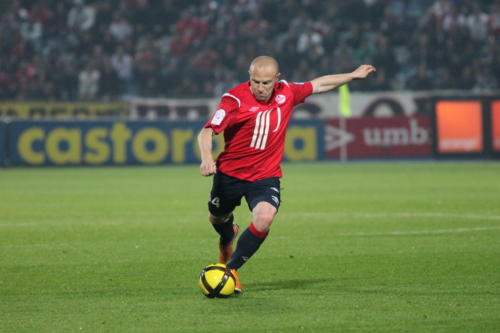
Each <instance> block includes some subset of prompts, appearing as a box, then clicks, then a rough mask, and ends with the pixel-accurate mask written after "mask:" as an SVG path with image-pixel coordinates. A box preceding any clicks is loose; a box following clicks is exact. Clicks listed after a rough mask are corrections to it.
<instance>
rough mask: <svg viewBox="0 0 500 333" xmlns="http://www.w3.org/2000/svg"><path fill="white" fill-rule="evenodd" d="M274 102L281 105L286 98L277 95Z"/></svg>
mask: <svg viewBox="0 0 500 333" xmlns="http://www.w3.org/2000/svg"><path fill="white" fill-rule="evenodd" d="M274 100H275V101H276V103H279V104H283V103H285V101H286V97H285V95H278V96H276V98H275V99H274Z"/></svg>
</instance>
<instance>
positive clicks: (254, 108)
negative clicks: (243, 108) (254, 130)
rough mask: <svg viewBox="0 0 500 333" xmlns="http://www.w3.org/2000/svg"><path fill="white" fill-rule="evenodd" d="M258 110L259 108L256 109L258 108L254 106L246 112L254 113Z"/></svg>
mask: <svg viewBox="0 0 500 333" xmlns="http://www.w3.org/2000/svg"><path fill="white" fill-rule="evenodd" d="M258 109H259V107H258V106H254V107H253V108H251V109H250V110H248V111H252V112H254V111H257V110H258Z"/></svg>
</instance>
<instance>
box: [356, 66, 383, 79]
mask: <svg viewBox="0 0 500 333" xmlns="http://www.w3.org/2000/svg"><path fill="white" fill-rule="evenodd" d="M376 71H377V70H376V69H375V67H373V66H372V65H361V66H359V67H358V69H356V70H355V71H354V72H352V73H351V74H352V77H353V79H354V80H358V79H364V78H365V77H367V76H368V74H370V73H371V72H376Z"/></svg>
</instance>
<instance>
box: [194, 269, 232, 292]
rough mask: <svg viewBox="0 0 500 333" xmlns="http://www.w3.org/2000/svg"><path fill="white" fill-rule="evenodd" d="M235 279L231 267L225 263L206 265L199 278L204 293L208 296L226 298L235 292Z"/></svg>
mask: <svg viewBox="0 0 500 333" xmlns="http://www.w3.org/2000/svg"><path fill="white" fill-rule="evenodd" d="M234 281H235V279H234V275H233V273H231V269H230V268H229V267H227V266H226V265H224V264H211V265H208V266H207V267H205V268H204V269H203V270H202V271H201V274H200V278H199V279H198V285H199V286H200V289H201V292H202V293H203V295H205V296H207V297H208V298H226V297H229V296H231V294H232V293H234V286H235V282H234Z"/></svg>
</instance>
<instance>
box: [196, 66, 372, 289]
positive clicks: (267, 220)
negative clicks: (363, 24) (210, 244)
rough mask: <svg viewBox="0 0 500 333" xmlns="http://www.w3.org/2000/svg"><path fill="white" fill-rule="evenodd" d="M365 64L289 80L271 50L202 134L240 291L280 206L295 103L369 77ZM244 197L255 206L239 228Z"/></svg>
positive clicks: (226, 256)
mask: <svg viewBox="0 0 500 333" xmlns="http://www.w3.org/2000/svg"><path fill="white" fill-rule="evenodd" d="M374 71H375V68H374V67H373V66H371V65H362V66H360V67H359V68H358V69H356V70H355V71H354V72H352V73H347V74H339V75H327V76H322V77H319V78H316V79H314V80H312V81H311V82H305V83H290V82H286V81H284V80H280V73H279V67H278V63H277V62H276V60H275V59H273V58H271V57H267V56H261V57H258V58H256V59H255V60H254V61H253V62H252V64H251V65H250V70H249V71H248V72H249V74H250V81H248V82H245V83H242V84H240V85H238V86H236V87H235V88H233V89H231V90H229V91H228V92H227V93H225V94H224V95H223V96H222V98H221V100H220V104H219V106H218V108H217V111H216V112H215V114H214V115H213V116H212V118H211V119H210V120H209V121H208V122H207V124H206V125H205V126H204V128H203V129H202V130H201V132H200V134H199V135H198V143H199V145H200V149H201V160H202V162H201V166H200V173H201V175H202V176H211V175H214V180H213V187H212V191H211V192H210V198H209V201H208V210H209V220H210V222H211V223H212V225H213V227H214V229H215V230H216V231H217V233H218V234H219V235H220V239H219V261H220V262H221V263H223V264H227V266H228V267H229V268H230V269H231V271H232V273H233V274H234V276H235V278H236V289H235V291H236V292H238V293H240V292H242V291H243V288H242V286H241V284H240V282H239V279H238V273H237V270H238V269H239V268H240V267H241V266H242V265H243V264H244V263H245V262H246V261H247V260H248V259H250V257H252V255H253V254H254V253H255V252H256V251H257V250H258V249H259V247H260V245H261V244H262V243H263V242H264V240H265V239H266V237H267V235H268V233H269V228H270V227H271V224H272V222H273V220H274V216H275V215H276V213H277V212H278V208H279V206H280V202H281V201H280V178H281V176H282V174H281V167H280V162H281V159H282V157H283V151H284V143H285V133H286V129H287V126H288V123H289V121H290V118H291V116H292V111H293V107H294V106H295V105H297V104H300V103H303V102H304V100H305V99H306V97H308V96H309V95H312V94H320V93H324V92H327V91H330V90H332V89H335V88H338V87H340V86H341V85H344V84H346V83H348V82H351V81H353V80H357V79H364V78H366V77H367V76H368V74H370V73H371V72H374ZM221 132H224V141H225V146H224V151H223V152H222V153H220V155H219V156H218V158H217V160H216V161H214V160H213V157H212V136H213V135H217V134H220V133H221ZM243 196H244V197H245V199H246V201H247V204H248V207H249V209H250V211H251V212H252V222H251V223H250V225H249V227H248V228H247V229H246V230H245V231H243V233H242V234H241V236H240V238H239V239H238V243H237V246H236V249H235V251H234V253H233V242H234V240H235V239H236V236H237V235H238V233H239V226H238V225H237V224H235V223H234V216H233V210H234V209H235V208H236V206H239V205H240V204H241V198H242V197H243Z"/></svg>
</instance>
